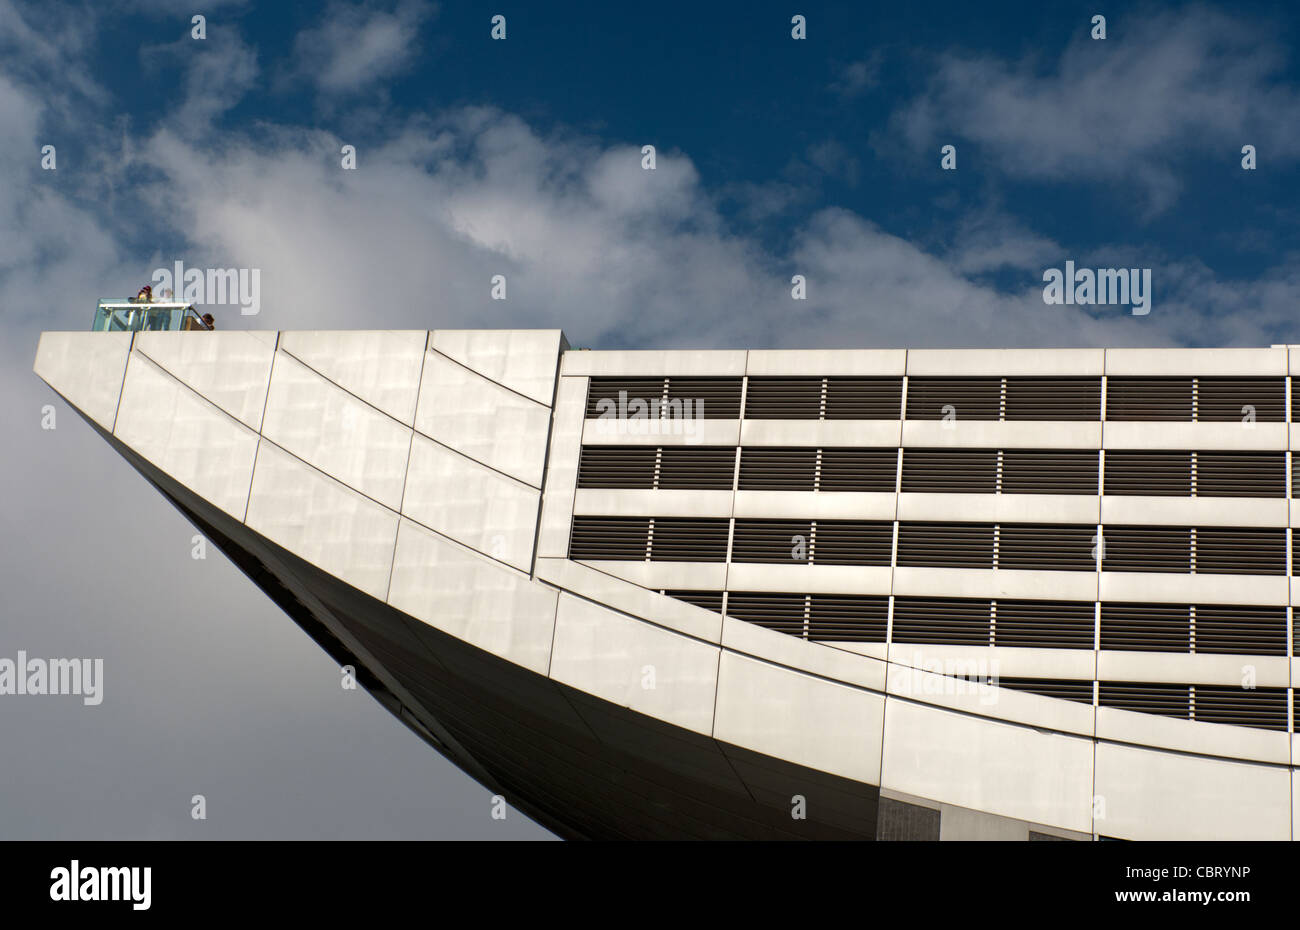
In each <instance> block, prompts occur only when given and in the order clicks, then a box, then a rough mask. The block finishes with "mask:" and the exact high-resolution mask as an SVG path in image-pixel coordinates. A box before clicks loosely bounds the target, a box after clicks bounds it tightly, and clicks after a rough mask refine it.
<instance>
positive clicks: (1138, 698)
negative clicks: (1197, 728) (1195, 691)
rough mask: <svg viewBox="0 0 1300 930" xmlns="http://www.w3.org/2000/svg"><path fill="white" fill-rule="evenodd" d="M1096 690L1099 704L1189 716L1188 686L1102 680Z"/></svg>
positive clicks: (1182, 716) (1167, 714)
mask: <svg viewBox="0 0 1300 930" xmlns="http://www.w3.org/2000/svg"><path fill="white" fill-rule="evenodd" d="M1097 691H1098V694H1097V703H1098V704H1099V705H1100V706H1102V707H1114V708H1117V709H1119V710H1131V711H1136V712H1137V713H1139V714H1159V715H1160V716H1162V717H1181V718H1183V719H1184V720H1187V719H1190V718H1191V706H1192V702H1191V688H1190V687H1189V686H1188V685H1168V684H1143V683H1138V682H1127V681H1124V682H1117V681H1103V682H1101V684H1100V687H1099V688H1098V689H1097Z"/></svg>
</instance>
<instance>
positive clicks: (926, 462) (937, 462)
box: [903, 449, 998, 494]
mask: <svg viewBox="0 0 1300 930" xmlns="http://www.w3.org/2000/svg"><path fill="white" fill-rule="evenodd" d="M997 485H998V454H997V452H995V451H993V450H989V449H904V450H903V490H904V491H907V492H929V493H937V494H958V493H965V494H992V493H993V492H994V491H996V490H997Z"/></svg>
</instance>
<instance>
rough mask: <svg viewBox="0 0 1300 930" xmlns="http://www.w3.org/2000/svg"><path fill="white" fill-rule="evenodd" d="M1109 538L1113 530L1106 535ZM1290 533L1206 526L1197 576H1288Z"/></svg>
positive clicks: (1199, 540)
mask: <svg viewBox="0 0 1300 930" xmlns="http://www.w3.org/2000/svg"><path fill="white" fill-rule="evenodd" d="M1106 532H1107V533H1108V534H1109V532H1110V531H1109V530H1107V531H1106ZM1285 534H1286V530H1284V529H1281V528H1278V529H1273V528H1271V527H1237V526H1202V527H1198V528H1197V530H1196V572H1197V574H1204V575H1285V574H1286V535H1285Z"/></svg>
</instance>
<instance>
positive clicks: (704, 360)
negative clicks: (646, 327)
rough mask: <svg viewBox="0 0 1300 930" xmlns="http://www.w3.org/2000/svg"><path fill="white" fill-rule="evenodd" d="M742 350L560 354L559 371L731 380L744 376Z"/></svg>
mask: <svg viewBox="0 0 1300 930" xmlns="http://www.w3.org/2000/svg"><path fill="white" fill-rule="evenodd" d="M745 354H746V353H745V351H744V350H729V349H682V350H674V351H659V350H638V351H631V352H592V351H588V350H577V351H570V352H565V353H564V360H563V363H562V365H561V368H560V372H561V374H565V375H588V376H591V377H617V378H641V377H645V378H658V377H664V376H668V375H674V376H676V377H679V378H684V377H733V378H738V377H740V376H741V375H743V374H744V373H745Z"/></svg>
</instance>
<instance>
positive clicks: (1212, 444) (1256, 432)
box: [1103, 420, 1287, 452]
mask: <svg viewBox="0 0 1300 930" xmlns="http://www.w3.org/2000/svg"><path fill="white" fill-rule="evenodd" d="M1103 436H1104V439H1105V442H1106V448H1107V449H1198V450H1214V449H1224V450H1229V451H1231V450H1238V449H1240V450H1250V449H1260V450H1264V451H1270V452H1277V451H1281V450H1283V449H1285V448H1286V443H1287V428H1286V424H1285V423H1258V422H1257V423H1250V424H1246V423H1144V422H1129V421H1117V420H1108V421H1106V423H1105V425H1104V434H1103Z"/></svg>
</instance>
